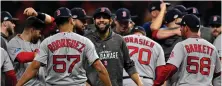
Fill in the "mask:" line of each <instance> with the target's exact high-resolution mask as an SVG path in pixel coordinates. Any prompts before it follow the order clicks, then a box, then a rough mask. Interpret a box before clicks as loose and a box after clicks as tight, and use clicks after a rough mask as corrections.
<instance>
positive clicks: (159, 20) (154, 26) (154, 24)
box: [150, 2, 166, 31]
mask: <svg viewBox="0 0 222 86" xmlns="http://www.w3.org/2000/svg"><path fill="white" fill-rule="evenodd" d="M165 11H166V4H165V3H163V2H162V4H161V9H160V13H159V15H158V16H157V17H156V19H155V20H154V21H153V22H152V24H151V25H150V28H151V31H154V30H158V29H160V27H161V25H162V22H163V18H164V15H165Z"/></svg>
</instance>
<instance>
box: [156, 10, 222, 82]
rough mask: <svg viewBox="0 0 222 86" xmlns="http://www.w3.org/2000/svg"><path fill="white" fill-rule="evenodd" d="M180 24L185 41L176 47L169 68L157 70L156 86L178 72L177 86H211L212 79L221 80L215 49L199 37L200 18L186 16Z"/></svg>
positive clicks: (160, 67)
mask: <svg viewBox="0 0 222 86" xmlns="http://www.w3.org/2000/svg"><path fill="white" fill-rule="evenodd" d="M178 24H179V25H181V34H182V36H183V38H186V39H185V40H184V41H181V42H179V43H177V44H176V45H175V47H174V49H173V50H172V52H171V55H170V58H169V60H168V61H167V64H166V65H164V66H159V67H157V68H156V79H155V81H154V86H160V85H161V84H163V82H164V81H165V80H167V79H168V78H169V77H171V76H172V75H173V74H174V73H175V72H176V71H179V75H180V76H179V80H178V81H177V85H176V86H210V85H211V83H212V79H213V77H218V76H219V75H220V71H221V70H220V69H221V65H220V60H219V57H218V54H217V51H216V48H215V47H214V46H213V45H212V44H211V43H209V42H208V41H206V40H204V39H202V38H200V36H199V35H198V31H199V28H200V20H199V19H198V17H197V16H195V15H193V14H188V15H185V16H184V17H183V18H182V21H181V22H180V23H178Z"/></svg>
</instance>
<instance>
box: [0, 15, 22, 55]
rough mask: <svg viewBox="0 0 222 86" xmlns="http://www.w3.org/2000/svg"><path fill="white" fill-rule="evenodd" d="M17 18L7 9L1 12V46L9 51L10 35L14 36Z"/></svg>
mask: <svg viewBox="0 0 222 86" xmlns="http://www.w3.org/2000/svg"><path fill="white" fill-rule="evenodd" d="M17 20H18V19H17V18H13V17H12V15H11V14H10V13H9V12H7V11H2V12H1V30H0V32H1V47H2V48H3V49H5V50H6V51H7V43H8V41H9V39H8V37H9V36H12V35H13V34H14V33H15V31H14V28H15V21H17Z"/></svg>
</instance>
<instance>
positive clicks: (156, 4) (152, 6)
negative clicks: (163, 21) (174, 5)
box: [148, 1, 171, 12]
mask: <svg viewBox="0 0 222 86" xmlns="http://www.w3.org/2000/svg"><path fill="white" fill-rule="evenodd" d="M161 3H162V2H161V1H153V2H151V4H150V5H149V6H148V10H149V11H150V12H152V11H154V10H159V11H160V4H161ZM165 3H166V2H165ZM170 5H171V4H170V3H166V6H167V7H169V6H170Z"/></svg>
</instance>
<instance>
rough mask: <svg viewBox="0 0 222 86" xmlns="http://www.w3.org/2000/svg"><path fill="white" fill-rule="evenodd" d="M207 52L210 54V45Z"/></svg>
mask: <svg viewBox="0 0 222 86" xmlns="http://www.w3.org/2000/svg"><path fill="white" fill-rule="evenodd" d="M207 54H209V55H210V47H209V46H207Z"/></svg>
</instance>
